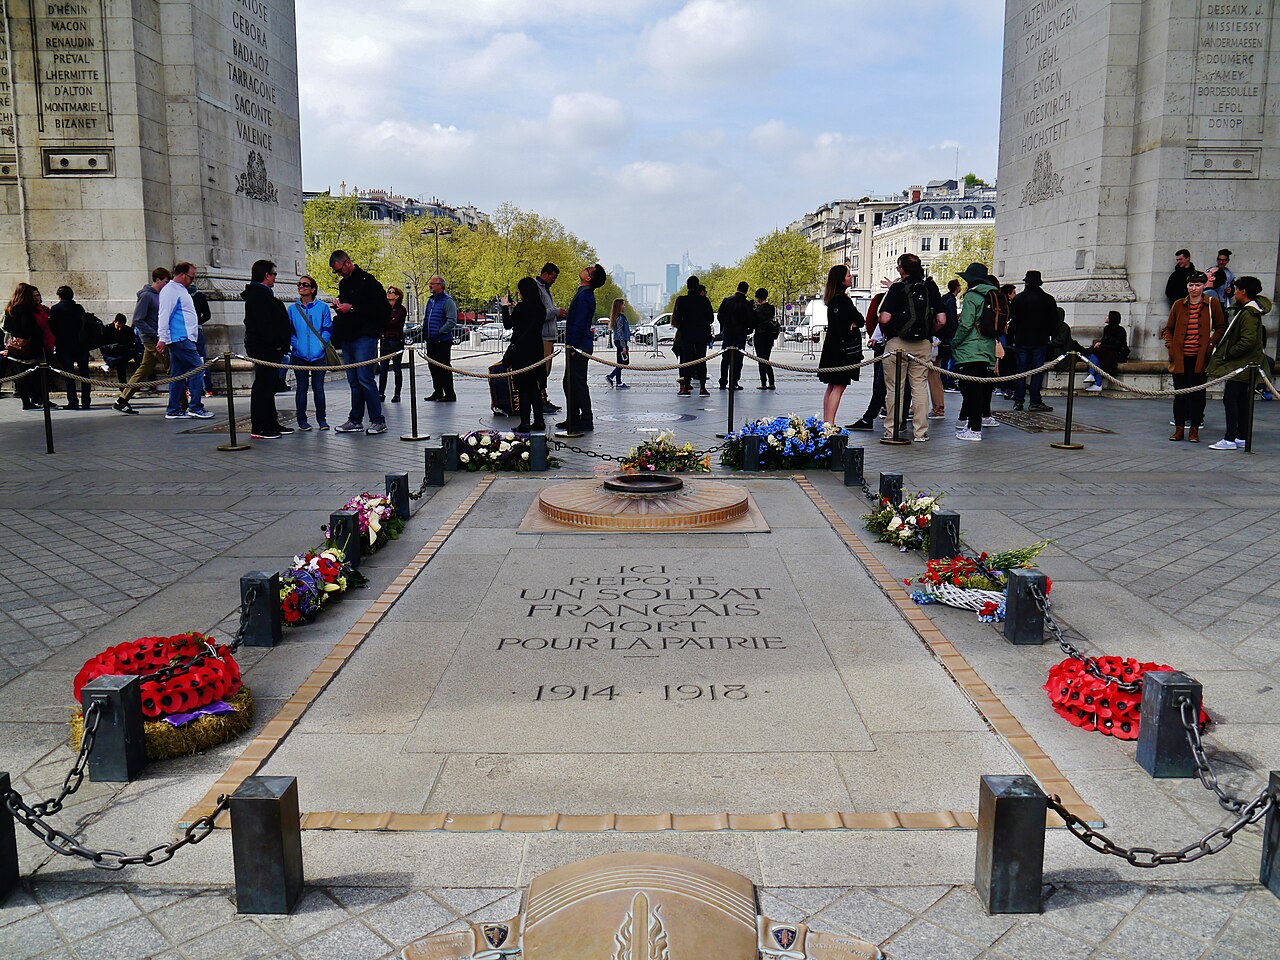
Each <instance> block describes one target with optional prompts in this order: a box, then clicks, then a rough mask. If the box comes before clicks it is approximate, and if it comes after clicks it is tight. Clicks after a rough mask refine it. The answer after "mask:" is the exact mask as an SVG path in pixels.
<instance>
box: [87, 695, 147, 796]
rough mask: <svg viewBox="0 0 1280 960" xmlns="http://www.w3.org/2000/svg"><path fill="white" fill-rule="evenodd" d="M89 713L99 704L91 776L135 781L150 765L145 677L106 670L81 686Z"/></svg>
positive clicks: (107, 780) (101, 780)
mask: <svg viewBox="0 0 1280 960" xmlns="http://www.w3.org/2000/svg"><path fill="white" fill-rule="evenodd" d="M80 702H81V704H83V706H84V710H85V715H86V716H87V715H88V712H89V708H90V707H91V706H93V705H94V704H95V703H96V704H98V709H99V711H100V712H99V719H98V732H97V734H96V735H95V736H94V738H93V749H92V750H90V751H89V776H90V777H91V778H93V780H94V781H95V782H97V783H131V782H132V781H133V780H135V779H136V778H137V776H138V774H140V773H141V772H142V769H143V767H145V766H146V765H147V741H146V738H145V734H144V732H143V729H142V678H141V677H137V676H133V675H129V674H104V675H103V676H101V677H96V678H95V679H93V680H90V681H89V682H88V683H86V684H85V685H84V686H83V687H81V688H80Z"/></svg>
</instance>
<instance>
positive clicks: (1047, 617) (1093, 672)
mask: <svg viewBox="0 0 1280 960" xmlns="http://www.w3.org/2000/svg"><path fill="white" fill-rule="evenodd" d="M1030 590H1031V597H1032V599H1033V600H1035V604H1036V607H1037V608H1038V609H1039V610H1040V612H1041V613H1042V614H1043V615H1044V625H1045V626H1046V627H1048V628H1049V632H1050V633H1052V634H1053V638H1054V639H1055V640H1057V641H1058V646H1059V647H1061V648H1062V652H1063V653H1065V654H1066V655H1067V656H1068V657H1070V658H1071V659H1072V660H1079V661H1080V662H1081V663H1082V664H1084V670H1085V673H1087V674H1089V676H1091V677H1093V678H1094V679H1095V680H1101V681H1102V682H1103V683H1110V684H1113V685H1114V686H1115V688H1116V689H1117V690H1120V691H1123V692H1124V693H1137V692H1139V691H1140V690H1141V689H1142V682H1141V681H1140V680H1130V681H1127V682H1126V681H1122V680H1117V679H1116V678H1115V677H1113V676H1110V675H1109V674H1107V673H1105V672H1104V671H1103V670H1102V669H1101V668H1100V667H1099V666H1098V661H1097V658H1096V657H1091V656H1089V655H1088V654H1086V653H1084V652H1083V651H1081V650H1080V649H1079V648H1078V647H1077V646H1075V644H1073V643H1072V642H1071V641H1070V640H1068V639H1067V635H1066V634H1065V633H1064V632H1063V629H1062V627H1061V626H1060V625H1059V624H1058V621H1057V620H1055V619H1054V617H1053V614H1052V613H1050V612H1049V599H1048V597H1046V596H1045V595H1044V593H1043V592H1042V591H1041V590H1040V588H1039V587H1037V586H1031V587H1030ZM1081 639H1083V638H1081Z"/></svg>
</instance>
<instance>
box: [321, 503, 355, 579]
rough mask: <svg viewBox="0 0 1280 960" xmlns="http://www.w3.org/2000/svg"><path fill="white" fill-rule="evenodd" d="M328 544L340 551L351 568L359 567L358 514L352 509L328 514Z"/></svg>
mask: <svg viewBox="0 0 1280 960" xmlns="http://www.w3.org/2000/svg"><path fill="white" fill-rule="evenodd" d="M329 545H330V546H332V547H337V548H338V549H339V550H341V551H342V554H343V556H344V557H345V558H346V560H347V562H348V563H350V564H351V569H353V570H359V569H360V547H361V543H360V515H359V514H358V513H356V512H355V511H354V510H338V511H336V512H335V513H331V514H329Z"/></svg>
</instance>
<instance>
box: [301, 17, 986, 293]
mask: <svg viewBox="0 0 1280 960" xmlns="http://www.w3.org/2000/svg"><path fill="white" fill-rule="evenodd" d="M1003 10H1004V4H1003V2H1001V0H897V2H893V3H887V2H884V0H875V2H872V0H769V2H764V0H607V2H606V0H376V2H368V3H352V2H351V0H341V2H340V0H298V2H297V11H298V41H299V71H300V86H301V101H302V169H303V181H304V184H305V186H306V188H307V189H323V188H325V187H332V188H333V189H334V190H335V191H336V190H337V188H338V184H339V182H340V181H342V180H346V182H347V184H348V186H360V187H386V188H395V190H396V191H397V192H400V193H403V194H406V195H409V196H418V197H430V196H437V197H439V198H441V199H442V200H444V201H446V202H449V203H456V204H467V203H470V204H474V205H475V206H477V207H479V208H481V209H482V210H492V209H493V208H494V207H496V206H497V205H498V204H500V203H502V202H503V201H504V200H510V201H512V202H514V203H516V204H517V205H519V206H521V207H524V208H527V209H533V210H537V211H538V212H540V213H545V214H549V215H551V216H554V217H557V218H558V219H559V220H560V221H562V222H563V223H564V224H565V226H566V227H568V228H569V229H570V230H572V231H573V232H574V233H576V234H577V235H578V236H580V237H582V238H583V239H585V240H587V241H589V242H591V243H592V244H594V245H595V246H596V248H597V250H598V251H599V253H600V258H601V260H602V261H603V262H604V263H605V264H606V266H609V267H612V266H613V264H615V263H621V264H623V265H624V266H625V267H626V268H627V269H628V270H634V271H635V272H636V274H637V280H639V281H641V282H655V283H656V282H661V281H662V280H663V265H664V264H665V263H667V262H675V261H678V260H679V259H680V256H681V254H682V253H683V252H684V251H685V250H688V251H689V254H690V256H691V258H692V259H693V261H694V262H695V263H699V264H702V265H709V264H711V263H713V262H719V263H730V262H733V261H735V260H737V259H738V258H739V257H741V256H742V255H743V254H745V253H747V252H748V251H749V250H750V248H751V244H752V242H753V240H754V239H755V238H756V237H758V236H759V235H761V234H762V233H765V232H767V231H769V230H772V229H774V228H775V227H785V226H786V225H787V224H788V223H789V222H791V221H792V220H793V219H795V218H796V217H798V216H800V215H802V214H804V213H805V212H807V211H809V210H813V209H814V208H816V207H817V206H819V205H820V204H822V203H824V202H826V201H828V200H833V199H837V198H842V197H852V198H857V197H860V196H863V195H864V194H886V193H896V192H899V191H901V190H902V189H903V188H905V187H907V186H909V185H910V184H912V183H922V182H924V181H926V180H930V179H938V178H942V177H947V176H951V175H953V174H954V173H955V170H956V147H957V146H958V147H959V150H960V154H959V165H960V172H961V173H964V172H966V171H968V170H971V169H972V170H975V171H976V172H978V173H979V174H980V175H982V176H984V177H986V178H987V179H994V177H995V172H996V170H995V168H996V150H997V133H998V126H999V101H1000V57H1001V31H1002V18H1003Z"/></svg>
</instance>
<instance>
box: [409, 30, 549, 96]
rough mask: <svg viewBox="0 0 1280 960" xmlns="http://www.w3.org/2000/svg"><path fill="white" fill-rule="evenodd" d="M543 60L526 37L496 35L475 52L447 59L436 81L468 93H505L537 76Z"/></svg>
mask: <svg viewBox="0 0 1280 960" xmlns="http://www.w3.org/2000/svg"><path fill="white" fill-rule="evenodd" d="M545 58H546V52H545V51H544V50H543V48H542V46H541V45H540V44H538V42H537V41H535V40H533V39H532V38H531V37H529V36H528V35H527V34H524V33H499V34H497V35H495V36H493V37H492V38H489V42H488V43H487V44H486V45H485V46H484V47H482V48H480V49H479V50H475V51H473V52H469V53H466V55H465V56H461V57H457V58H456V59H455V58H452V57H451V58H450V59H449V63H448V66H447V68H446V69H443V70H441V71H440V75H439V79H440V81H441V85H442V86H444V87H446V88H448V89H453V90H462V91H467V92H471V93H475V92H476V90H477V88H484V89H490V88H494V89H501V88H507V89H509V88H510V87H511V86H513V85H516V84H521V85H527V84H528V83H529V82H530V80H531V77H532V75H533V74H535V73H541V72H542V65H543V63H544V62H545ZM428 69H431V68H428Z"/></svg>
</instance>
